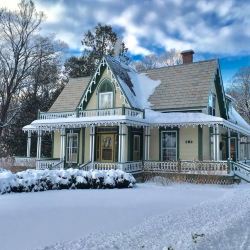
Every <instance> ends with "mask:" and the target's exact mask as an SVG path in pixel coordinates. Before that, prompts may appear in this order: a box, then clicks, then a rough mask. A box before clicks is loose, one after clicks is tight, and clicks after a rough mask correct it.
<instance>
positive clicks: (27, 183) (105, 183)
mask: <svg viewBox="0 0 250 250" xmlns="http://www.w3.org/2000/svg"><path fill="white" fill-rule="evenodd" d="M134 184H135V179H134V177H133V176H132V175H131V174H128V173H125V172H123V171H121V170H108V171H100V170H91V171H83V170H79V169H72V168H71V169H68V170H26V171H23V172H18V173H16V174H12V173H11V172H2V173H0V194H5V193H11V192H38V191H46V190H60V189H87V188H128V187H133V185H134Z"/></svg>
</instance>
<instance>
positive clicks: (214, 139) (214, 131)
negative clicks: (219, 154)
mask: <svg viewBox="0 0 250 250" xmlns="http://www.w3.org/2000/svg"><path fill="white" fill-rule="evenodd" d="M213 160H214V161H216V128H215V126H213Z"/></svg>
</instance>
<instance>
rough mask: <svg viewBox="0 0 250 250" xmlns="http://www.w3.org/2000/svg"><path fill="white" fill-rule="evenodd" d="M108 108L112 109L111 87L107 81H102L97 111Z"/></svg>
mask: <svg viewBox="0 0 250 250" xmlns="http://www.w3.org/2000/svg"><path fill="white" fill-rule="evenodd" d="M108 108H113V87H112V84H111V83H110V82H109V81H108V80H104V82H102V84H101V86H100V89H99V109H108Z"/></svg>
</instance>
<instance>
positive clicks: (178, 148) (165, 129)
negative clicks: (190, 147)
mask: <svg viewBox="0 0 250 250" xmlns="http://www.w3.org/2000/svg"><path fill="white" fill-rule="evenodd" d="M163 131H166V132H167V131H176V136H177V140H176V142H177V155H176V160H179V159H180V129H179V128H178V127H173V128H171V127H166V128H165V127H160V128H159V161H161V160H162V157H161V132H163Z"/></svg>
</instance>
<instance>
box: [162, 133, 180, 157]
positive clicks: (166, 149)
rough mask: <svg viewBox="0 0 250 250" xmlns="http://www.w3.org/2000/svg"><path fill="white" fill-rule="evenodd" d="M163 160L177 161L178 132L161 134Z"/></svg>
mask: <svg viewBox="0 0 250 250" xmlns="http://www.w3.org/2000/svg"><path fill="white" fill-rule="evenodd" d="M161 160H162V161H176V160H177V131H162V132H161Z"/></svg>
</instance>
